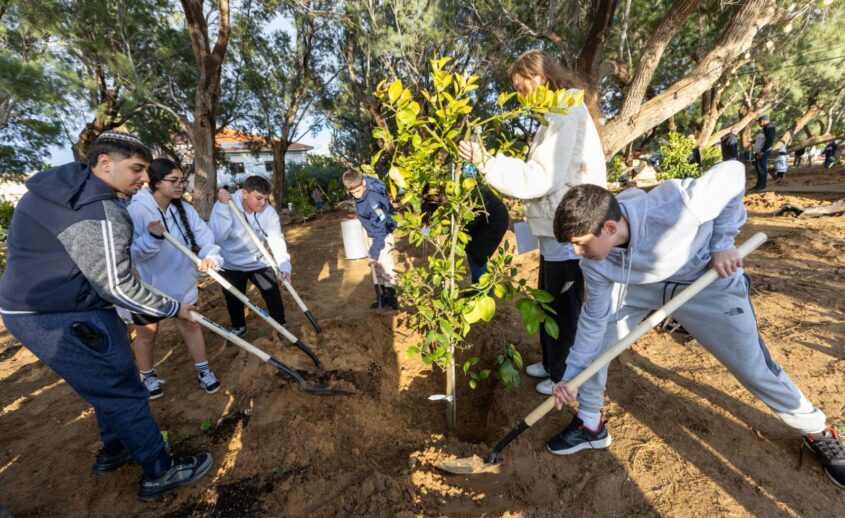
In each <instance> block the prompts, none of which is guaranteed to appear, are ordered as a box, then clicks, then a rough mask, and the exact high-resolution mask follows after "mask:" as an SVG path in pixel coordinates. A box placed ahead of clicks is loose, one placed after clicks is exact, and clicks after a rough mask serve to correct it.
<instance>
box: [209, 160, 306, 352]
mask: <svg viewBox="0 0 845 518" xmlns="http://www.w3.org/2000/svg"><path fill="white" fill-rule="evenodd" d="M269 196H270V182H268V181H267V180H266V179H265V178H262V177H260V176H250V177H249V178H247V179H246V180H244V184H243V188H242V189H240V190H239V191H237V192H235V194H229V192H228V191H226V190H225V189H220V190H219V191H218V192H217V203H215V204H214V207H213V208H212V209H211V218H209V220H208V226H209V227H210V228H211V231H212V232H213V233H214V239H215V240H216V241H217V243H218V244H219V245H220V248H221V249H222V252H223V258H224V259H225V260H226V268H225V269H224V270H223V272H222V273H223V277H225V278H226V280H228V281H229V282H231V283H232V285H233V286H234V287H235V288H237V289H238V290H240V291H241V292H246V283H247V281H249V282H251V283H252V284H253V285H255V287H256V288H258V291H260V292H261V297H262V298H263V299H264V302H265V303H266V304H267V313H268V314H269V315H270V317H271V318H273V320H275V321H276V322H278V323H280V324H281V325H285V324H286V320H285V307H284V305H283V304H282V296H281V294H280V293H279V283H280V282H282V280H287V281H290V273H291V264H290V255H289V254H288V249H287V245H286V244H285V236H284V234H282V224H281V222H280V221H279V215H278V214H277V213H276V211H275V209H273V207H272V206H271V205H270V204H269V203H268V198H269ZM229 200H232V201H234V202H235V206H236V207H237V209H238V210H240V211H241V213H242V214H243V216H244V219H246V221H247V222H248V223H249V225H250V226H251V227H252V229H253V230H254V231H255V233H256V234H257V235H258V236H259V238H261V239H263V240H264V241H265V245H266V246H267V247H268V248H269V251H270V254H271V255H272V256H273V259H274V260H275V261H277V264H276V266H277V267H278V269H279V271H280V272H281V275H280V276H279V277H277V276H276V274H275V273H274V271H273V268H271V265H269V264H267V262H266V261H265V259H264V255H263V254H262V253H261V251H260V250H259V249H258V247H257V246H255V243H253V242H252V239H250V237H249V234H248V233H247V230H246V229H245V228H243V225H241V223H240V222H239V221H237V219H235V215H234V214H232V210H231V209H230V208H229V205H228V204H229ZM223 295H224V296H225V297H226V308H227V309H228V310H229V318H230V319H231V322H232V332H233V333H234V334H236V335H238V336H243V335H245V334H246V331H247V329H246V318H245V317H244V305H243V303H242V302H241V301H240V300H238V299H237V298H236V297H235V296H234V295H232V294H231V293H229V292H228V291H223Z"/></svg>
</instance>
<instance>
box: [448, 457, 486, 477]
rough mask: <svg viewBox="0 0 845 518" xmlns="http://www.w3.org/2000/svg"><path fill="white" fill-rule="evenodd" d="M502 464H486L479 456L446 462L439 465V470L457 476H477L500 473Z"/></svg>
mask: <svg viewBox="0 0 845 518" xmlns="http://www.w3.org/2000/svg"><path fill="white" fill-rule="evenodd" d="M500 466H501V463H498V462H497V463H494V464H491V463H489V462H485V461H484V459H482V458H481V457H479V456H478V455H473V456H472V457H466V458H463V459H455V460H444V461H443V462H441V463H440V464H438V465H437V469H439V470H442V471H446V472H449V473H454V474H456V475H475V474H478V473H498V472H499V467H500Z"/></svg>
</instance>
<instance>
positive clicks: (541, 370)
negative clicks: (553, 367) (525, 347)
mask: <svg viewBox="0 0 845 518" xmlns="http://www.w3.org/2000/svg"><path fill="white" fill-rule="evenodd" d="M525 374H528V375H529V376H531V377H532V378H548V377H549V371H547V370H546V368H545V367H543V362H537V363H532V364H531V365H529V366H528V367H526V368H525Z"/></svg>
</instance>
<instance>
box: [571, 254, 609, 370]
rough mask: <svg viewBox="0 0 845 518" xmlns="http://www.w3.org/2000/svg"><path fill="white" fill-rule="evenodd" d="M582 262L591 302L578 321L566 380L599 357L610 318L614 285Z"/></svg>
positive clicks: (588, 301) (582, 310)
mask: <svg viewBox="0 0 845 518" xmlns="http://www.w3.org/2000/svg"><path fill="white" fill-rule="evenodd" d="M581 263H582V267H581V270H582V271H583V273H584V280H585V282H586V284H587V300H586V302H584V306H583V308H582V309H581V316H580V317H579V318H578V329H577V331H576V332H575V342H574V343H573V345H572V349H570V350H569V355H568V356H567V357H566V371H565V372H564V374H563V379H564V380H565V381H569V380H571V379H572V378H574V377H575V376H577V375H578V373H580V372H581V371H583V370H584V369H585V368H586V367H587V366H588V365H590V363H592V361H593V360H594V359H595V358H596V357H597V356H598V355H599V353H600V352H601V347H602V341H603V340H604V334H605V331H606V330H607V320H608V318H610V303H611V294H612V292H613V282H611V281H609V280H607V279H606V278H605V277H603V276H602V275H600V274H599V273H597V272H596V271H594V270H593V269H592V268H590V267H589V262H588V260H586V259H585V260H582V261H581ZM585 263H586V264H585Z"/></svg>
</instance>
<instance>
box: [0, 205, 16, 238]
mask: <svg viewBox="0 0 845 518" xmlns="http://www.w3.org/2000/svg"><path fill="white" fill-rule="evenodd" d="M14 213H15V205H14V204H13V203H12V202H10V201H6V200H3V201H0V241H5V240H6V233H7V232H8V230H9V225H10V224H11V223H12V215H13V214H14Z"/></svg>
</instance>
